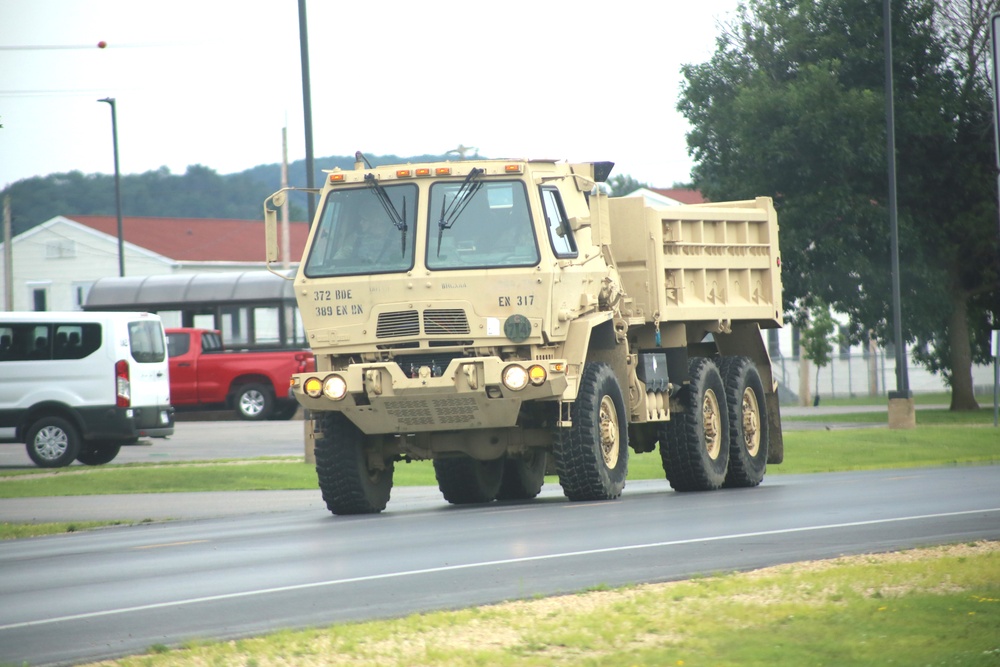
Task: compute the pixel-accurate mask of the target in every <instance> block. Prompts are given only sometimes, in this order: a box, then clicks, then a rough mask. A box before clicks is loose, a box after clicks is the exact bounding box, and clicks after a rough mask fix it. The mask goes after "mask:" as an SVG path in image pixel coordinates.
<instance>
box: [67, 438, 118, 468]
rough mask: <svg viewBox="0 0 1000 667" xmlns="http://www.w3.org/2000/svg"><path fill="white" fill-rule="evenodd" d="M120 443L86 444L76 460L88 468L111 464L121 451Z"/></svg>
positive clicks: (81, 448) (82, 446)
mask: <svg viewBox="0 0 1000 667" xmlns="http://www.w3.org/2000/svg"><path fill="white" fill-rule="evenodd" d="M121 448H122V443H120V442H85V443H83V444H82V445H81V446H80V452H79V453H78V454H77V455H76V460H77V461H79V462H80V463H83V464H85V465H88V466H99V465H104V464H105V463H110V462H111V461H113V460H114V459H115V457H116V456H118V452H120V451H121Z"/></svg>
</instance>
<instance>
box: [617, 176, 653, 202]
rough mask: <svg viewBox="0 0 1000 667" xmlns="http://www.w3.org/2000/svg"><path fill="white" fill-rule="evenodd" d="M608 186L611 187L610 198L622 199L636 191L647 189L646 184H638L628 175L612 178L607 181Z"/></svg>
mask: <svg viewBox="0 0 1000 667" xmlns="http://www.w3.org/2000/svg"><path fill="white" fill-rule="evenodd" d="M608 185H609V186H611V196H612V197H624V196H625V195H627V194H629V193H632V192H635V191H636V190H640V189H642V188H648V187H649V186H648V185H647V184H645V183H640V182H639V181H637V180H635V179H634V178H632V177H631V176H629V175H628V174H616V175H614V176H612V177H611V178H609V179H608Z"/></svg>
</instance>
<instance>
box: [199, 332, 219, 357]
mask: <svg viewBox="0 0 1000 667" xmlns="http://www.w3.org/2000/svg"><path fill="white" fill-rule="evenodd" d="M201 351H202V352H222V337H221V336H220V335H219V334H217V333H215V332H214V331H213V332H212V333H203V334H202V335H201Z"/></svg>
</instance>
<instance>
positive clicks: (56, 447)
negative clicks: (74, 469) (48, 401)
mask: <svg viewBox="0 0 1000 667" xmlns="http://www.w3.org/2000/svg"><path fill="white" fill-rule="evenodd" d="M27 447H28V456H30V457H31V460H32V461H34V462H35V464H36V465H38V466H40V467H42V468H61V467H63V466H68V465H69V464H70V463H72V462H73V461H75V460H76V457H77V455H78V454H79V453H80V435H79V434H78V433H77V431H76V427H75V426H73V424H71V423H70V422H68V421H66V420H65V419H63V418H62V417H42V418H41V419H39V420H38V421H36V422H35V423H34V424H32V425H31V428H29V429H28V437H27Z"/></svg>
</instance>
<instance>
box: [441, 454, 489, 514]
mask: <svg viewBox="0 0 1000 667" xmlns="http://www.w3.org/2000/svg"><path fill="white" fill-rule="evenodd" d="M503 464H504V459H503V458H502V457H501V458H499V459H493V460H492V461H479V460H477V459H474V458H472V457H471V456H466V455H465V454H460V455H458V456H449V457H447V458H443V459H434V476H435V477H436V478H437V483H438V488H439V489H440V490H441V495H443V496H444V499H445V500H447V501H448V502H449V503H451V504H453V505H468V504H471V503H490V502H493V500H495V499H496V497H497V493H499V492H500V481H501V480H502V479H503Z"/></svg>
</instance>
